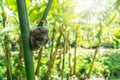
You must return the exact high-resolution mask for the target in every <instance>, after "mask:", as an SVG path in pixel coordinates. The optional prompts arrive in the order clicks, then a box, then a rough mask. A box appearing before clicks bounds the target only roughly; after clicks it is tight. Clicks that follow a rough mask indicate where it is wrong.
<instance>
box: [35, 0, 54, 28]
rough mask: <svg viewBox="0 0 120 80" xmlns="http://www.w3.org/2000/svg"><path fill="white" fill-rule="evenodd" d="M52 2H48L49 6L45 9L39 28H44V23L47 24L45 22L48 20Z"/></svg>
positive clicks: (51, 0) (50, 0)
mask: <svg viewBox="0 0 120 80" xmlns="http://www.w3.org/2000/svg"><path fill="white" fill-rule="evenodd" d="M52 2H53V0H49V2H48V4H47V7H46V9H45V11H44V14H43V16H42V18H41V20H40V22H39V24H38V26H37V27H41V26H43V24H44V22H45V20H46V18H47V15H48V12H49V10H50V7H51V4H52Z"/></svg>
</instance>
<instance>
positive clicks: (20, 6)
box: [16, 0, 35, 80]
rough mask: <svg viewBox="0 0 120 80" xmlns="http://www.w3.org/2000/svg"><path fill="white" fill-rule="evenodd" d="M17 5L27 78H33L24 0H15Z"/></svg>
mask: <svg viewBox="0 0 120 80" xmlns="http://www.w3.org/2000/svg"><path fill="white" fill-rule="evenodd" d="M16 2H17V7H18V15H19V21H20V29H21V37H22V42H23V52H24V61H25V68H26V75H27V80H35V73H34V67H33V57H32V56H33V55H32V50H31V48H30V44H29V37H30V32H29V22H28V16H27V10H26V2H25V0H16Z"/></svg>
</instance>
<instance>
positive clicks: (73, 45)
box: [0, 0, 120, 80]
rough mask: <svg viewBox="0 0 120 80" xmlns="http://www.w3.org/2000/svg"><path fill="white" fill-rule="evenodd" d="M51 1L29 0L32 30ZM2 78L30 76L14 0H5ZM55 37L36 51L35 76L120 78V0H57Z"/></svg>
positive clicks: (52, 16)
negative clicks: (26, 65) (24, 57)
mask: <svg viewBox="0 0 120 80" xmlns="http://www.w3.org/2000/svg"><path fill="white" fill-rule="evenodd" d="M47 3H48V0H26V5H27V12H28V18H29V22H30V29H33V28H35V27H36V26H37V24H38V22H39V21H40V19H41V18H42V16H43V13H44V10H45V8H46V5H47ZM0 15H1V16H0V80H6V79H7V77H8V73H6V70H9V72H10V73H9V74H10V75H9V76H10V77H11V80H25V79H26V73H25V65H24V59H23V48H22V47H23V46H22V44H21V35H20V27H19V26H20V25H19V21H18V20H19V19H18V11H17V7H16V1H15V0H0ZM44 25H46V26H47V28H48V29H49V36H50V40H49V42H48V44H47V45H45V46H44V47H42V48H41V49H40V50H37V51H33V59H34V70H35V76H36V80H44V79H45V77H47V78H46V79H45V80H48V79H49V80H86V79H87V78H90V79H91V80H94V79H95V80H105V79H106V80H120V77H119V75H120V60H119V59H120V0H53V3H52V6H51V9H50V11H49V14H48V16H47V20H46V22H45V24H44Z"/></svg>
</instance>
